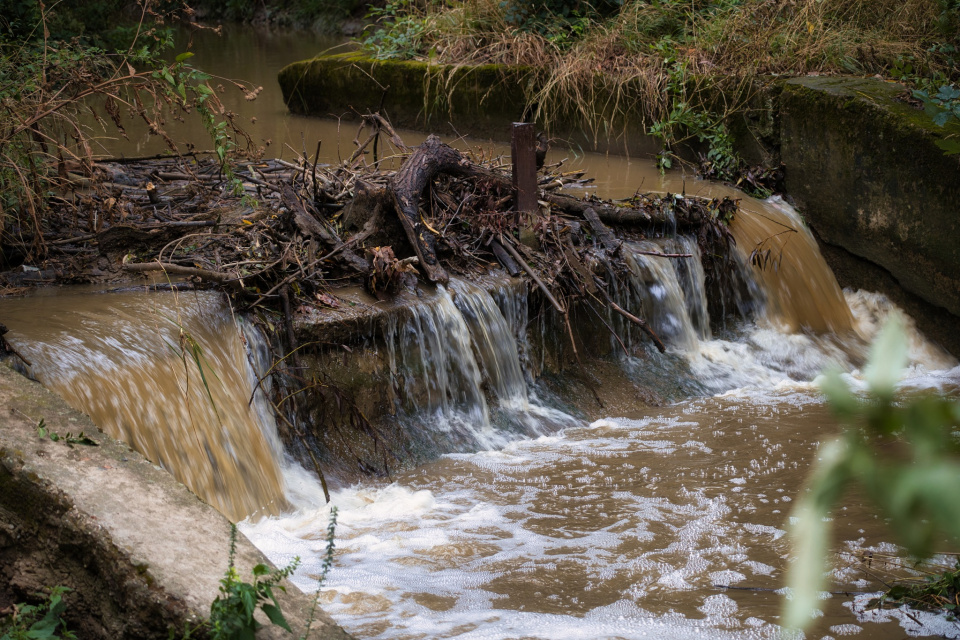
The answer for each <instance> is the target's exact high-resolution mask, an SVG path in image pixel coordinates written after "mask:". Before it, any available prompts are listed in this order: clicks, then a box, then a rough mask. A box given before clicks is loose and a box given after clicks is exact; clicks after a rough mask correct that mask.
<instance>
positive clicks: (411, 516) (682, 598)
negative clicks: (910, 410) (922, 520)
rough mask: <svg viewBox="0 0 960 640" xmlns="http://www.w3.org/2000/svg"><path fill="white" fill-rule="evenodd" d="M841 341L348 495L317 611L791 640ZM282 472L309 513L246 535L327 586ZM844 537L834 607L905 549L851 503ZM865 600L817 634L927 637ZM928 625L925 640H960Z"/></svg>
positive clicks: (518, 629)
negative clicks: (794, 528) (804, 529)
mask: <svg viewBox="0 0 960 640" xmlns="http://www.w3.org/2000/svg"><path fill="white" fill-rule="evenodd" d="M846 300H847V301H848V303H849V307H848V308H851V307H852V308H853V310H854V311H853V312H852V313H851V317H852V318H853V320H854V322H856V326H857V328H858V329H859V330H860V331H861V332H862V333H864V334H865V337H867V338H869V337H870V334H871V333H872V332H873V331H875V328H876V326H877V322H878V321H880V320H882V318H883V317H884V316H885V315H886V314H888V313H890V312H891V307H890V305H889V304H888V303H885V302H884V300H883V299H882V298H879V297H877V296H873V295H871V294H865V293H848V294H847V296H846ZM911 340H912V345H913V349H912V352H911V353H912V356H911V357H912V368H911V370H910V372H909V378H908V380H906V381H905V383H904V384H905V385H908V386H914V387H922V388H936V389H940V390H943V391H946V392H951V393H956V391H957V388H958V384H960V369H958V368H952V367H955V366H956V362H955V361H953V360H952V359H951V358H949V357H946V356H944V355H943V354H941V353H938V352H937V350H935V349H932V348H931V347H930V346H929V345H928V344H926V343H925V341H923V339H922V337H921V336H919V335H917V334H915V333H913V335H912V337H911ZM837 343H838V340H837V339H836V337H835V336H830V337H817V336H815V335H812V334H796V333H793V334H787V333H781V332H780V331H779V330H777V329H773V328H769V327H768V328H762V327H758V326H750V327H747V326H745V327H743V328H742V334H741V335H740V336H738V337H737V338H736V339H735V340H719V339H713V340H704V341H702V342H701V344H700V345H699V347H698V351H697V353H688V354H687V356H688V357H689V358H690V359H691V361H695V360H700V361H702V362H701V364H702V366H703V368H702V370H701V375H703V376H704V378H709V377H710V376H712V375H714V376H715V380H716V382H717V384H726V385H727V386H728V387H731V386H733V387H734V388H728V390H727V391H725V392H723V393H719V394H717V395H715V396H712V397H706V398H702V399H696V400H690V401H686V402H683V403H680V404H677V405H673V406H669V407H663V408H657V409H645V408H640V407H639V406H638V407H636V408H635V409H634V410H633V411H632V412H629V415H627V416H621V417H608V418H604V419H600V420H596V421H594V422H592V423H587V422H583V423H581V424H580V425H579V426H572V427H568V428H566V429H565V430H563V431H561V432H560V433H558V434H555V435H550V436H544V437H540V438H537V439H528V440H523V441H518V442H514V443H512V444H509V445H507V446H505V447H502V448H500V449H497V450H489V451H482V452H479V453H473V454H455V455H448V456H446V457H444V458H443V459H441V460H438V461H436V462H433V463H430V464H427V465H424V466H423V467H421V468H419V469H416V470H413V471H410V472H408V473H406V474H404V475H402V476H400V477H399V478H396V479H395V481H394V482H392V483H389V484H388V483H377V482H368V483H364V484H362V485H358V486H355V487H351V488H347V489H342V490H340V491H338V492H335V495H334V498H333V502H334V504H336V505H337V506H338V508H339V510H340V517H339V526H338V529H337V545H338V551H337V561H336V565H335V569H334V570H333V572H332V573H331V574H330V575H329V577H328V578H327V580H326V583H325V585H324V587H323V588H322V592H321V601H322V602H324V603H325V608H326V609H327V610H328V611H330V612H331V613H332V614H333V615H334V616H335V617H336V618H337V619H338V621H339V622H341V623H342V624H344V625H345V626H346V627H347V628H348V629H349V630H350V631H351V632H352V633H354V634H356V635H357V636H358V637H361V638H410V639H412V638H445V637H457V638H484V639H487V638H544V639H547V638H644V637H652V638H694V637H711V638H712V637H720V638H776V637H779V634H780V629H779V627H778V626H777V622H778V620H779V613H780V606H781V599H782V594H781V593H778V592H777V590H779V589H781V588H782V586H783V573H784V568H785V566H786V564H787V561H788V558H789V554H790V548H789V545H788V542H787V538H786V537H785V532H786V529H787V526H788V519H789V514H790V508H791V506H792V504H793V502H794V501H795V500H796V498H797V496H798V492H799V491H800V487H801V486H802V484H803V481H804V478H805V477H806V474H807V472H808V470H809V465H810V462H811V460H812V458H813V456H814V455H815V452H816V449H817V446H818V444H819V442H820V441H821V440H822V439H824V438H826V437H829V436H830V435H831V434H832V433H834V432H835V430H836V425H835V423H834V421H833V419H832V418H831V416H830V415H829V412H828V410H827V408H826V407H825V406H824V405H823V402H822V399H821V397H820V395H819V394H818V393H817V391H816V386H815V384H814V383H813V382H811V381H812V380H813V379H814V378H815V376H816V375H817V372H818V371H819V370H820V369H821V368H822V367H823V366H825V365H826V364H827V363H828V362H831V361H833V362H836V363H837V364H841V365H842V366H844V367H845V368H847V369H848V370H849V371H851V373H850V374H849V376H850V379H851V380H852V381H856V380H857V379H858V377H857V373H856V369H855V368H854V367H853V365H852V364H851V363H850V362H849V361H848V360H847V359H846V358H847V356H845V355H844V354H845V350H844V349H836V348H835V346H836V344H837ZM846 346H847V347H848V349H847V350H849V351H853V352H856V350H857V348H858V346H857V345H852V344H848V345H846ZM718 353H719V354H722V353H726V354H731V353H732V354H736V360H737V361H738V363H739V364H738V365H732V364H731V362H730V361H729V360H725V359H724V358H723V357H722V356H720V357H718V356H717V355H716V354H718ZM787 361H789V364H788V366H784V365H785V362H787ZM703 362H705V363H706V364H703ZM951 368H952V370H951ZM787 369H789V374H788V373H786V372H785V371H786V370H787ZM603 383H604V384H622V380H616V379H609V380H604V381H603ZM287 473H288V475H287V479H288V485H289V486H291V487H292V488H293V490H292V494H291V496H292V497H291V499H292V500H293V501H294V502H295V504H296V505H297V507H298V510H297V511H296V512H295V513H293V514H290V515H287V516H285V517H282V518H278V519H268V520H264V521H263V522H261V523H259V524H257V525H247V526H245V527H244V531H245V533H247V535H249V536H251V537H252V539H253V540H254V541H255V543H256V544H257V545H258V546H260V547H261V548H262V549H264V550H265V551H266V552H267V553H268V554H269V555H270V556H271V557H272V558H273V559H274V560H275V561H277V562H285V561H287V560H289V559H290V558H292V557H293V556H294V555H299V556H300V557H301V558H303V559H304V560H305V563H304V566H303V567H302V569H301V570H300V571H299V572H298V575H297V581H298V583H299V584H300V585H301V586H302V587H303V588H304V589H308V590H309V589H315V588H316V584H315V582H314V581H315V579H316V576H317V575H318V574H319V572H320V565H321V562H322V556H323V549H324V547H325V542H324V540H323V538H324V532H325V528H326V524H327V519H328V517H329V513H330V511H329V507H326V506H320V505H322V499H321V498H320V495H319V492H318V489H317V488H316V486H315V483H314V482H313V481H312V479H310V478H309V477H308V476H307V475H306V474H305V473H304V472H302V471H300V470H296V469H290V470H288V472H287ZM834 527H835V531H836V539H837V540H838V544H837V550H838V551H839V552H842V553H843V556H842V557H841V558H840V560H839V562H838V566H837V569H836V571H835V572H834V583H835V584H834V585H833V587H832V590H834V591H848V592H869V591H873V590H876V589H877V588H878V583H877V582H876V581H875V580H874V578H873V574H872V571H870V570H867V569H866V567H865V566H864V565H862V564H860V563H859V561H858V560H857V558H858V557H859V555H861V554H862V553H863V552H865V551H873V552H875V553H877V554H878V555H879V554H881V553H884V552H887V553H889V552H890V551H891V550H892V547H891V545H889V544H888V543H887V542H886V541H887V540H888V539H889V537H888V532H887V530H886V529H885V528H884V526H883V524H882V522H880V520H878V518H877V516H876V515H875V513H874V512H873V511H872V510H871V509H870V508H869V507H867V506H865V505H863V504H861V502H860V501H859V500H858V499H856V498H855V497H854V498H853V499H850V500H848V501H847V502H846V503H845V505H844V506H843V507H842V509H841V510H840V511H839V512H838V513H837V514H836V518H835V520H834ZM865 597H866V596H863V597H861V605H862V600H863V599H864V598H865ZM853 601H854V595H844V594H841V593H837V594H835V595H833V596H830V597H827V598H826V600H825V601H824V603H823V604H824V616H823V617H822V618H820V619H819V620H817V621H816V628H815V630H814V632H813V633H812V635H811V636H810V637H837V636H841V635H857V636H858V637H862V638H902V637H903V636H904V633H905V629H906V630H907V631H911V630H912V631H917V630H918V629H917V627H918V625H917V623H916V622H915V621H913V620H911V619H910V618H908V617H903V616H902V620H900V621H898V620H893V619H892V618H889V617H888V618H884V619H883V621H879V622H878V621H870V620H868V619H866V618H864V617H863V615H860V616H858V615H857V614H855V613H853V612H852V611H851V607H852V606H853V604H852V603H853ZM915 617H916V616H915ZM918 620H921V621H922V622H923V625H922V626H921V627H920V628H919V633H920V634H921V635H931V634H933V635H938V634H942V633H948V634H949V633H954V636H951V637H956V635H957V634H956V633H955V632H956V631H957V628H956V627H955V626H954V625H953V624H952V623H948V622H945V621H943V620H936V619H930V618H923V617H922V616H921V617H919V618H918ZM911 625H912V626H911ZM912 631H911V634H912Z"/></svg>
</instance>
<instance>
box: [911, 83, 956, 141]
mask: <svg viewBox="0 0 960 640" xmlns="http://www.w3.org/2000/svg"><path fill="white" fill-rule="evenodd" d="M913 97H914V98H916V99H918V100H920V101H921V102H923V108H924V111H926V113H927V115H929V116H930V117H931V118H933V122H934V124H936V125H937V126H940V127H945V126H946V125H947V124H948V123H950V122H953V123H960V89H958V88H957V86H956V85H955V84H943V85H940V87H939V88H938V90H937V92H936V93H933V89H916V90H914V92H913ZM936 144H937V146H938V147H940V148H941V149H943V151H944V153H945V154H946V155H948V156H951V155H957V154H960V140H958V139H957V138H956V137H948V138H944V139H943V140H937V141H936Z"/></svg>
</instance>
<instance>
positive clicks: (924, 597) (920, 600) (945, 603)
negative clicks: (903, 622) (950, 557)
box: [869, 559, 960, 615]
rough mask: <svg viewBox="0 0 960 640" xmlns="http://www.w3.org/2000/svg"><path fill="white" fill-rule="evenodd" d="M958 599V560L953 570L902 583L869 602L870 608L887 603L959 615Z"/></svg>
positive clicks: (959, 561)
mask: <svg viewBox="0 0 960 640" xmlns="http://www.w3.org/2000/svg"><path fill="white" fill-rule="evenodd" d="M958 597H960V559H958V560H957V561H956V564H955V565H954V567H953V569H952V570H951V569H945V570H943V571H941V572H939V573H934V574H932V575H929V576H926V577H925V578H923V579H921V580H919V581H917V580H912V581H902V582H900V583H899V584H895V585H894V586H892V587H890V589H888V590H887V592H886V593H884V594H883V595H882V596H881V597H880V598H878V599H876V600H871V601H870V603H869V604H870V606H871V607H883V606H884V605H885V604H887V603H894V604H898V605H901V604H905V605H909V606H910V607H912V608H914V609H925V610H927V611H949V612H950V613H951V614H953V615H956V614H960V606H958V605H957V601H958Z"/></svg>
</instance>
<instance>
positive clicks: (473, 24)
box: [413, 0, 960, 136]
mask: <svg viewBox="0 0 960 640" xmlns="http://www.w3.org/2000/svg"><path fill="white" fill-rule="evenodd" d="M413 10H414V11H417V12H419V15H420V17H421V18H423V19H425V20H426V29H425V31H424V36H423V39H422V52H423V57H424V58H430V59H432V60H435V61H436V62H438V63H445V64H453V65H465V64H483V63H502V64H510V65H528V66H531V67H534V68H536V69H538V70H539V73H541V74H542V76H541V78H540V80H541V83H540V86H541V87H542V88H541V89H540V90H539V91H537V92H536V93H534V94H531V95H528V96H527V98H528V100H529V103H530V104H531V105H535V106H536V108H537V111H536V116H537V117H538V119H539V120H540V121H541V122H544V123H545V124H547V125H548V126H549V124H550V121H551V120H557V119H567V118H574V119H576V120H578V121H580V122H582V123H587V125H588V126H589V127H591V128H592V130H593V133H594V135H595V136H596V135H607V134H609V133H611V131H610V130H609V128H610V127H611V125H612V123H614V122H618V121H623V120H624V119H626V118H629V119H631V120H633V121H634V122H642V123H644V124H645V125H649V124H650V123H652V122H655V121H658V120H661V119H662V118H664V117H665V116H666V114H667V111H668V110H669V109H670V108H671V107H670V105H671V101H674V100H676V98H677V96H672V97H671V96H668V95H667V91H666V89H667V83H668V82H669V81H670V76H671V75H673V76H674V78H675V77H676V75H677V74H682V75H683V76H684V82H685V84H686V86H687V87H688V88H690V87H691V83H693V82H695V80H693V78H697V77H701V76H712V77H714V78H716V77H718V76H721V77H726V78H733V79H743V78H749V77H752V76H755V75H757V74H788V75H805V74H809V73H820V74H855V75H875V74H880V75H884V74H885V73H886V71H887V70H888V69H889V68H890V67H891V66H892V65H893V63H894V62H895V61H896V60H897V58H898V57H906V56H910V57H912V58H913V59H914V60H915V64H914V66H915V68H921V69H928V70H931V71H940V72H947V73H950V72H951V69H950V68H948V67H947V66H946V64H945V63H944V61H942V60H940V59H938V58H937V56H936V54H932V53H931V52H930V51H929V49H930V47H931V46H933V45H934V44H936V43H939V42H947V41H950V40H951V39H953V40H957V39H958V35H957V25H956V24H955V23H956V17H955V16H952V14H949V15H950V16H952V19H953V21H954V24H953V25H947V27H946V28H945V26H944V16H945V15H948V14H946V13H944V10H943V6H942V5H941V3H940V2H938V1H937V0H872V1H871V2H862V1H861V0H739V1H738V0H714V1H712V2H707V1H704V0H689V1H684V2H680V1H678V0H661V1H660V2H644V1H639V0H635V1H633V2H627V3H626V4H625V6H624V7H623V9H622V10H621V11H620V12H619V13H618V14H617V15H615V16H614V17H612V18H609V19H607V20H603V21H600V20H595V21H592V22H589V23H586V22H584V23H582V24H587V25H588V26H587V28H585V29H583V31H582V33H577V32H575V26H574V27H571V24H570V23H561V22H557V23H555V24H554V25H552V26H549V25H545V26H544V28H542V29H538V30H534V31H530V30H520V29H518V28H517V27H516V26H515V25H513V24H511V23H510V22H508V20H507V19H506V16H505V10H504V7H503V6H502V5H501V2H500V1H499V0H465V1H464V2H459V3H454V4H452V5H450V6H441V5H438V4H432V3H424V4H421V5H420V6H419V7H418V8H414V9H413ZM954 13H956V12H954ZM951 29H952V31H951ZM945 34H946V35H945ZM958 44H960V43H958ZM601 72H602V73H601ZM953 72H954V73H955V70H953ZM691 93H696V91H695V90H694V91H691ZM599 96H604V98H603V99H601V98H600V97H599ZM735 106H736V105H731V107H735Z"/></svg>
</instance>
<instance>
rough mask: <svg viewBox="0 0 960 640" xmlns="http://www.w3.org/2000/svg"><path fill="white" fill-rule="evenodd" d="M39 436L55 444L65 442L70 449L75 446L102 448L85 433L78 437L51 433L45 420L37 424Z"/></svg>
mask: <svg viewBox="0 0 960 640" xmlns="http://www.w3.org/2000/svg"><path fill="white" fill-rule="evenodd" d="M37 435H38V436H39V437H40V438H41V439H42V438H49V439H50V440H52V441H53V442H60V441H63V443H64V444H66V445H67V446H68V447H73V445H75V444H82V445H86V446H88V447H98V446H100V445H99V444H98V443H97V441H96V440H94V439H93V438H91V437H90V436H88V435H86V434H85V433H84V432H83V431H81V432H80V433H78V434H77V435H73V434H72V433H71V432H69V431H68V432H67V433H66V434H65V435H60V434H59V433H57V432H56V431H50V430H49V429H48V428H47V423H46V422H45V421H44V419H43V418H41V419H40V422H38V423H37Z"/></svg>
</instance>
